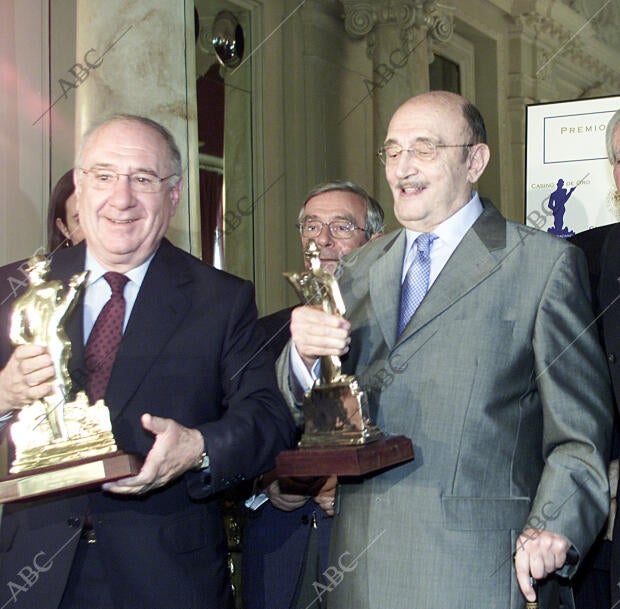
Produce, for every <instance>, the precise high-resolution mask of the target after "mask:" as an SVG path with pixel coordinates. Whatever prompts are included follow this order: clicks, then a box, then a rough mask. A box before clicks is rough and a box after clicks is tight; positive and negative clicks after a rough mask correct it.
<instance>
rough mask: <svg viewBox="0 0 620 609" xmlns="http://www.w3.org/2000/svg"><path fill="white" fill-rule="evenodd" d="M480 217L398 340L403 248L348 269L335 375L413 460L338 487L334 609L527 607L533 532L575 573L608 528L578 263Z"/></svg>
mask: <svg viewBox="0 0 620 609" xmlns="http://www.w3.org/2000/svg"><path fill="white" fill-rule="evenodd" d="M483 203H484V207H485V209H484V212H483V214H482V215H481V216H480V218H479V219H478V220H477V222H476V223H475V225H474V226H473V227H472V228H471V229H470V230H469V231H468V232H467V234H466V235H465V237H464V238H463V240H462V242H461V243H460V244H459V246H458V247H457V249H456V250H455V252H454V254H453V255H452V257H451V258H450V260H449V261H448V262H447V264H446V266H445V267H444V269H443V270H442V272H441V273H440V274H439V276H438V277H437V279H436V281H435V283H434V284H433V286H432V287H431V289H430V291H429V292H428V294H427V295H426V297H425V299H424V301H423V302H422V304H421V305H420V307H419V308H418V310H417V311H416V313H415V315H414V316H413V318H412V320H411V321H410V323H409V325H408V327H407V328H406V329H405V331H404V333H403V334H402V336H401V337H400V338H398V339H397V338H396V332H397V330H396V328H397V320H398V309H399V292H400V278H401V267H402V260H403V256H404V249H405V231H404V230H401V231H397V232H396V233H393V234H390V235H387V236H386V237H383V238H382V239H380V240H377V241H375V242H372V243H370V244H368V245H367V246H364V247H363V248H361V249H360V250H357V251H356V252H354V253H353V254H352V255H351V256H350V257H348V258H345V260H344V264H343V272H342V276H341V278H340V286H341V289H342V292H343V296H344V299H345V302H346V306H347V317H348V318H349V319H350V320H351V322H352V343H351V350H350V353H349V354H348V356H347V357H346V358H345V359H344V361H343V370H344V371H345V372H348V373H355V374H356V375H357V376H358V378H359V379H360V381H361V385H362V387H365V388H366V389H367V391H368V394H369V402H370V407H371V415H372V417H373V418H374V420H375V421H376V422H377V423H378V425H379V426H380V427H381V428H382V429H383V430H384V431H385V432H387V433H393V434H405V435H407V436H409V437H411V438H412V440H413V443H414V447H415V455H416V456H415V460H414V461H411V462H409V463H406V464H404V465H401V466H399V467H395V468H392V469H389V470H387V471H384V472H381V473H379V474H377V475H374V476H371V477H368V478H367V479H364V480H353V481H348V482H345V483H344V484H343V485H342V490H341V497H340V510H339V514H338V515H337V516H336V520H335V522H334V534H333V537H332V554H331V559H330V565H331V566H332V567H333V569H334V570H333V571H332V572H331V574H332V576H333V577H332V580H333V582H332V584H331V585H330V586H329V588H330V591H329V592H327V591H325V590H319V591H321V592H325V594H326V595H327V598H328V606H329V607H330V609H350V608H351V607H355V608H356V609H371V608H372V609H397V608H402V609H411V608H412V607H413V608H416V609H427V608H428V609H431V608H432V609H440V608H441V609H444V608H446V609H447V608H448V607H450V608H457V607H458V608H471V609H473V608H476V609H478V608H479V607H484V608H485V609H500V608H501V609H505V608H506V607H511V608H513V609H515V608H517V607H524V606H525V600H524V599H523V596H522V595H521V592H520V590H519V587H518V584H517V581H516V578H515V576H514V569H513V563H512V558H511V557H512V553H513V551H514V549H515V541H516V538H517V536H518V535H519V533H520V532H521V531H522V530H523V528H524V527H525V526H532V527H536V528H540V529H546V530H550V531H554V532H557V533H561V534H562V535H564V536H566V537H567V538H568V539H569V540H570V542H571V543H572V544H573V546H574V549H575V550H576V552H577V555H578V556H579V557H582V556H583V555H584V554H585V552H586V551H587V549H588V547H589V545H590V543H591V542H592V541H593V540H594V538H595V536H596V534H597V532H598V530H599V529H600V527H601V526H602V524H603V521H604V519H605V516H606V514H607V509H608V483H607V477H606V463H607V452H608V445H609V436H610V430H611V421H612V407H611V398H610V394H609V381H608V378H607V372H606V369H605V361H604V357H603V354H602V352H601V349H600V347H599V344H598V340H597V337H596V329H595V327H594V325H593V324H592V312H591V307H590V303H589V299H588V287H587V282H588V279H587V271H586V268H585V263H584V260H583V257H582V254H581V252H579V251H578V250H577V249H576V248H574V247H573V246H570V245H567V244H566V243H564V242H563V241H561V240H560V239H557V238H555V237H550V236H548V235H546V234H544V233H542V232H540V231H536V230H533V229H529V228H526V227H524V226H521V225H516V224H513V223H510V222H507V221H506V220H505V219H504V218H503V217H502V216H501V215H500V214H499V212H498V211H497V210H496V209H495V208H494V207H493V206H492V205H491V204H490V203H489V202H488V201H485V202H483ZM287 356H288V349H287V350H286V351H285V352H284V353H283V356H282V358H281V361H280V366H281V373H280V377H281V378H280V383H281V388H282V390H283V391H284V392H285V393H287V394H288V397H289V401H290V400H291V399H292V395H291V394H290V393H288V382H287V381H288V377H287V375H286V374H285V373H284V368H285V367H287V366H288V363H287ZM574 570H575V566H574V565H573V566H567V567H565V568H564V569H562V570H561V572H560V575H571V574H572V572H574ZM553 586H554V584H550V585H549V587H551V588H553ZM548 590H549V588H548Z"/></svg>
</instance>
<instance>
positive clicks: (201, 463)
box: [192, 446, 211, 472]
mask: <svg viewBox="0 0 620 609" xmlns="http://www.w3.org/2000/svg"><path fill="white" fill-rule="evenodd" d="M209 465H211V460H210V459H209V453H208V452H207V447H206V446H205V447H204V450H203V451H202V452H201V453H200V457H198V459H196V464H195V465H194V467H192V471H195V472H201V471H203V470H205V469H208V468H209Z"/></svg>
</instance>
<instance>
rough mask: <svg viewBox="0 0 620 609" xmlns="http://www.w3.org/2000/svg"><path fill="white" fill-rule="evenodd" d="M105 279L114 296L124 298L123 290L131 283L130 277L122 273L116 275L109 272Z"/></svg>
mask: <svg viewBox="0 0 620 609" xmlns="http://www.w3.org/2000/svg"><path fill="white" fill-rule="evenodd" d="M103 278H104V279H105V280H106V281H107V282H108V285H109V286H110V289H111V290H112V296H113V297H114V296H117V297H118V296H122V295H123V290H124V289H125V286H126V285H127V282H128V281H129V277H127V275H123V274H122V273H115V272H114V271H109V272H108V273H106V274H105V275H104V276H103Z"/></svg>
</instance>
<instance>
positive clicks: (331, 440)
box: [276, 239, 413, 479]
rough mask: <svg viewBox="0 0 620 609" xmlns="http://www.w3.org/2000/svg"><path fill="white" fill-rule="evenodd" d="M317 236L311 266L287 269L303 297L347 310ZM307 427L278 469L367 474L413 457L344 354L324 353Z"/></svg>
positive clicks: (298, 473) (293, 473) (309, 397)
mask: <svg viewBox="0 0 620 609" xmlns="http://www.w3.org/2000/svg"><path fill="white" fill-rule="evenodd" d="M319 254H320V251H319V248H318V246H317V244H316V242H315V241H314V240H312V239H310V240H309V241H308V246H307V249H306V251H305V252H304V256H305V257H306V261H307V266H308V271H306V272H303V273H285V276H286V278H287V279H288V280H289V281H290V282H291V284H292V285H293V287H294V288H295V290H296V291H297V293H298V294H299V297H300V299H301V301H302V302H303V303H304V304H307V305H320V306H321V307H322V308H323V310H324V311H326V312H327V313H333V314H336V315H344V313H345V305H344V300H343V298H342V294H341V292H340V287H339V286H338V281H337V280H336V278H335V277H333V276H332V275H330V274H329V273H327V272H326V271H324V270H323V269H322V268H321V264H320V259H319ZM302 412H303V416H304V431H303V434H302V437H301V440H300V442H299V449H300V450H285V451H283V452H281V453H280V454H279V455H278V456H277V457H276V475H277V477H279V478H287V477H295V478H298V477H301V478H302V479H303V478H305V477H316V476H331V475H337V476H362V475H364V474H367V473H369V472H373V471H377V470H380V469H385V468H387V467H391V466H393V465H398V464H400V463H403V462H405V461H410V460H411V459H413V445H412V443H411V440H410V439H409V438H406V437H405V436H386V435H385V434H384V433H383V432H382V431H381V430H380V429H379V428H378V427H376V426H375V425H373V424H372V423H371V421H370V417H369V414H368V400H367V398H366V394H365V393H364V391H363V390H362V389H361V388H360V386H359V383H358V381H357V378H356V377H355V376H352V375H346V374H343V373H342V365H341V361H340V358H339V357H337V356H325V357H321V376H320V378H319V379H317V380H316V381H315V383H314V385H313V387H312V388H311V389H310V391H308V392H307V393H306V394H305V396H304V400H303V404H302Z"/></svg>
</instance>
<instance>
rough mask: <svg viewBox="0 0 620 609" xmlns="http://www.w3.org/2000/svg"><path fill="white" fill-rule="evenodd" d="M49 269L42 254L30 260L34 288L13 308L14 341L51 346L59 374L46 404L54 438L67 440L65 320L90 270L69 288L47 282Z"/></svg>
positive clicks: (67, 346)
mask: <svg viewBox="0 0 620 609" xmlns="http://www.w3.org/2000/svg"><path fill="white" fill-rule="evenodd" d="M49 267H50V262H49V260H48V259H47V258H46V257H45V256H43V255H41V254H37V255H35V256H33V257H32V258H30V260H29V261H28V266H27V267H26V272H27V274H28V281H29V284H30V285H29V287H28V289H27V290H26V292H25V293H24V294H23V295H22V296H20V297H19V298H18V299H17V300H16V301H15V304H14V306H13V313H12V315H11V324H10V339H11V341H12V343H13V344H14V345H26V344H34V345H41V346H44V347H47V350H48V352H49V354H50V357H51V358H52V362H53V364H54V370H55V373H56V374H55V378H54V381H53V387H54V390H53V393H52V394H51V395H49V396H47V397H45V398H43V400H42V401H43V402H44V405H45V412H46V417H47V420H48V422H49V425H50V428H51V430H52V434H53V439H54V440H66V439H67V438H68V433H67V427H66V424H65V417H64V406H65V402H66V401H67V398H68V396H69V394H70V393H71V377H70V376H69V371H68V367H67V366H68V362H69V357H70V356H71V342H70V341H69V338H68V336H67V334H66V333H65V330H64V321H65V319H66V318H67V317H68V315H69V314H70V313H71V311H72V310H73V308H74V307H75V304H76V302H77V300H78V296H79V294H80V291H81V289H82V286H83V285H84V283H85V281H86V278H87V276H88V271H84V272H82V273H79V274H77V275H73V277H71V279H70V280H69V286H68V288H66V289H65V287H64V286H63V284H62V282H61V281H58V280H52V281H46V277H47V275H48V273H49Z"/></svg>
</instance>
